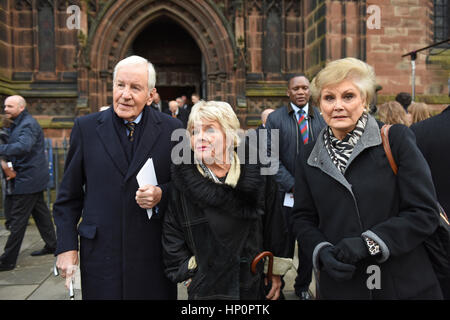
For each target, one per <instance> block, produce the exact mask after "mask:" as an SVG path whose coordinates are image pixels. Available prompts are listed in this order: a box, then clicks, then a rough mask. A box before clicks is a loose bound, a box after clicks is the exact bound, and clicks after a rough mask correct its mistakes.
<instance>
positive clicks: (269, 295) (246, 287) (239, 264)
mask: <svg viewBox="0 0 450 320" xmlns="http://www.w3.org/2000/svg"><path fill="white" fill-rule="evenodd" d="M187 129H188V132H189V138H190V139H189V140H190V143H189V146H188V147H187V149H188V150H187V152H186V154H185V156H186V155H187V156H188V157H187V159H184V160H185V161H184V162H183V163H180V164H177V165H174V166H172V181H171V182H172V187H171V196H170V200H169V208H168V210H167V212H166V214H165V220H164V226H163V250H164V264H165V272H166V275H167V276H168V277H169V279H171V280H172V281H174V282H185V281H186V282H185V283H186V284H189V286H188V297H189V299H227V300H230V299H250V300H255V299H272V300H276V299H278V298H279V297H280V292H281V291H280V290H281V278H280V277H281V276H282V275H283V274H284V273H285V272H287V270H288V269H289V268H290V266H291V259H290V258H286V257H287V253H288V252H287V247H286V244H287V239H288V238H287V236H288V233H287V228H286V225H285V222H284V218H283V215H282V214H281V207H280V201H279V200H278V198H277V196H278V192H277V185H276V183H275V182H274V181H273V180H272V177H270V176H263V175H261V171H260V168H259V166H258V165H257V164H252V163H250V161H249V158H248V156H249V155H248V152H249V149H248V148H247V149H246V152H245V156H243V155H242V154H240V153H239V152H236V151H237V147H238V145H239V140H240V139H239V137H238V134H237V133H238V129H239V120H238V118H237V116H236V114H235V113H234V111H233V109H232V108H231V106H230V105H229V104H228V103H226V102H221V101H209V102H205V101H201V102H198V103H197V104H196V105H194V107H193V108H192V111H191V114H190V116H189V121H188V127H187ZM244 146H245V145H244ZM189 156H191V157H189ZM172 160H174V159H172ZM263 251H271V252H272V253H273V255H274V256H275V258H274V266H273V276H272V277H268V275H267V271H264V267H263V265H264V264H263V263H261V264H260V265H258V267H257V270H256V273H252V271H251V264H252V261H253V260H254V258H255V257H256V256H257V255H258V254H259V253H261V252H263ZM191 281H192V282H191ZM265 285H268V286H267V287H265Z"/></svg>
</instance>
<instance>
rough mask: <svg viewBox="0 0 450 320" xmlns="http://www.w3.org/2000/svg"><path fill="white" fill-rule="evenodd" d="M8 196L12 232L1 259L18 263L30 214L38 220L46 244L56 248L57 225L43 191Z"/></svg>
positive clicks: (5, 262) (9, 262)
mask: <svg viewBox="0 0 450 320" xmlns="http://www.w3.org/2000/svg"><path fill="white" fill-rule="evenodd" d="M7 197H10V198H9V199H8V201H11V210H10V212H9V227H10V232H11V234H10V235H9V237H8V240H7V241H6V245H5V252H4V253H3V254H2V256H1V257H0V260H1V261H2V262H3V263H4V264H12V265H15V264H16V262H17V257H18V256H19V251H20V246H21V245H22V241H23V238H24V236H25V230H26V228H27V224H28V220H29V218H30V215H32V216H33V219H34V221H35V222H36V226H37V228H38V230H39V233H40V235H41V237H42V239H43V240H44V242H45V246H46V247H47V248H52V249H53V248H56V234H55V227H54V225H53V221H52V218H51V215H50V211H49V210H48V207H47V204H46V203H45V202H44V193H43V191H40V192H36V193H32V194H20V195H10V196H7Z"/></svg>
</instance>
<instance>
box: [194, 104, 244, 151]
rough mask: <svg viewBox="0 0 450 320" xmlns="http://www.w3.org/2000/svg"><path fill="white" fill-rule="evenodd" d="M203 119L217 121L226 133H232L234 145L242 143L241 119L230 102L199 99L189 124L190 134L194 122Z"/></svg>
mask: <svg viewBox="0 0 450 320" xmlns="http://www.w3.org/2000/svg"><path fill="white" fill-rule="evenodd" d="M202 120H208V121H217V122H218V123H219V124H220V126H221V127H222V129H223V131H224V132H225V134H226V135H231V137H230V138H231V139H232V141H233V146H234V147H237V146H238V145H239V143H240V138H239V134H238V130H239V128H240V126H241V125H240V123H239V119H238V118H237V116H236V113H234V110H233V108H232V107H231V106H230V104H229V103H227V102H223V101H203V100H201V101H199V102H197V103H196V104H195V105H194V106H193V107H192V110H191V113H190V115H189V120H188V124H187V130H188V132H189V135H192V129H193V128H194V124H195V123H198V122H201V121H202Z"/></svg>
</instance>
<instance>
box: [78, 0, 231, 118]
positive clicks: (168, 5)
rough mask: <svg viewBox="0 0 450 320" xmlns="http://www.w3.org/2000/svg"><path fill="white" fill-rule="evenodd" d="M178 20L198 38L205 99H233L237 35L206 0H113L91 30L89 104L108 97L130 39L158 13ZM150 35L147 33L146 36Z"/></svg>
mask: <svg viewBox="0 0 450 320" xmlns="http://www.w3.org/2000/svg"><path fill="white" fill-rule="evenodd" d="M162 15H164V16H167V17H169V18H171V19H173V20H175V21H177V22H178V23H179V24H180V25H181V26H182V27H183V28H184V29H186V31H187V32H189V34H190V35H191V36H192V38H193V39H194V40H195V41H196V43H197V45H198V47H199V48H200V50H201V52H202V54H203V57H204V61H205V65H206V72H207V88H208V89H207V92H208V97H206V99H219V100H224V101H228V102H230V103H231V104H232V105H235V96H236V76H235V73H236V72H235V68H234V62H235V57H236V50H237V49H236V47H235V41H234V39H233V33H232V32H231V31H230V29H229V26H228V25H227V22H226V21H225V19H223V17H222V16H221V14H220V12H219V11H218V10H217V8H215V7H214V6H213V5H211V2H209V1H208V0H197V1H189V2H188V1H184V0H170V1H168V0H144V1H127V0H119V1H111V3H110V5H107V6H106V9H105V10H104V13H103V15H102V16H101V18H100V20H99V23H98V24H97V25H96V26H95V27H94V28H93V30H90V32H89V39H88V41H89V43H90V45H89V48H88V56H89V61H90V71H89V77H88V80H87V81H88V88H89V89H88V97H89V107H90V109H91V110H92V111H96V110H98V108H99V107H100V106H103V105H107V104H109V102H111V98H109V99H108V97H111V95H112V89H111V88H112V71H113V68H114V65H115V64H116V63H117V62H118V61H119V60H121V59H123V58H125V57H126V56H127V51H128V50H129V48H130V46H131V45H132V43H133V41H134V39H135V38H136V37H137V36H138V35H139V34H140V32H142V31H143V30H144V29H145V28H146V26H147V25H148V24H150V23H151V22H152V21H154V20H155V19H157V18H158V17H160V16H162ZM149 41H151V38H150V39H149Z"/></svg>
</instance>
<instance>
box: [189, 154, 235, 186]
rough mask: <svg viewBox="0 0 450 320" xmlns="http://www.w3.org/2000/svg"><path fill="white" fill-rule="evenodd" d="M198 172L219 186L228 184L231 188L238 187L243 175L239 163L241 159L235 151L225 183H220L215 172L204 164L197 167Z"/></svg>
mask: <svg viewBox="0 0 450 320" xmlns="http://www.w3.org/2000/svg"><path fill="white" fill-rule="evenodd" d="M197 169H198V171H199V172H200V173H201V174H202V175H203V176H204V177H207V178H209V179H211V180H212V181H214V182H215V183H218V184H223V183H224V184H227V185H229V186H232V187H233V188H234V187H236V185H237V183H238V181H239V177H240V175H241V163H240V161H239V157H238V155H237V153H236V152H235V151H233V154H232V158H231V167H230V170H229V171H228V173H227V176H226V179H225V182H222V181H220V179H219V178H217V177H216V175H215V174H214V172H212V171H211V170H209V169H208V167H206V166H205V165H204V164H203V163H202V162H201V163H200V164H198V165H197Z"/></svg>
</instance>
